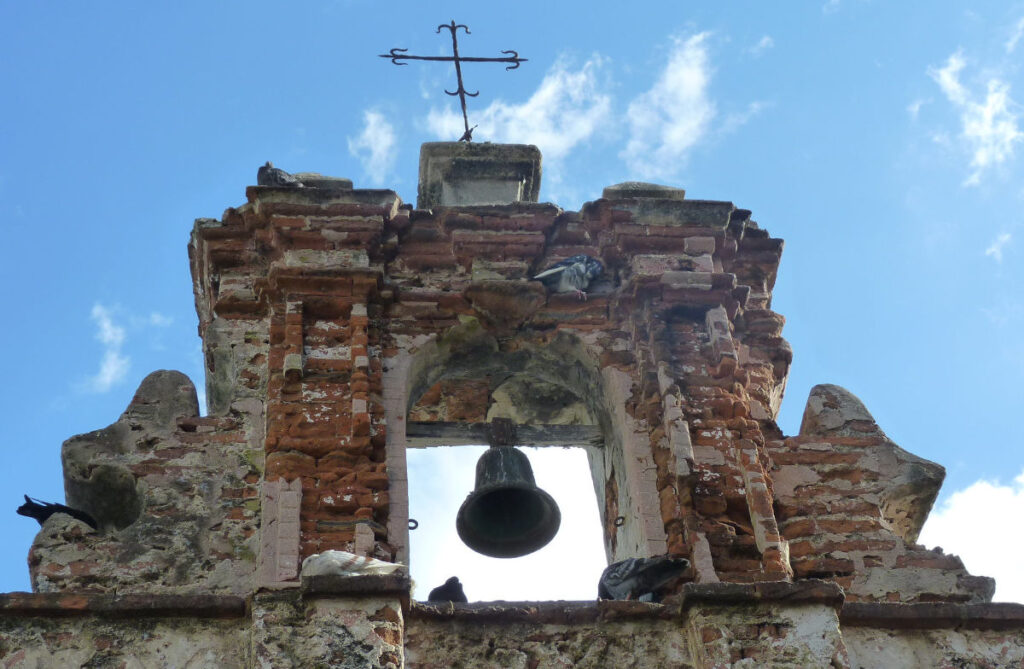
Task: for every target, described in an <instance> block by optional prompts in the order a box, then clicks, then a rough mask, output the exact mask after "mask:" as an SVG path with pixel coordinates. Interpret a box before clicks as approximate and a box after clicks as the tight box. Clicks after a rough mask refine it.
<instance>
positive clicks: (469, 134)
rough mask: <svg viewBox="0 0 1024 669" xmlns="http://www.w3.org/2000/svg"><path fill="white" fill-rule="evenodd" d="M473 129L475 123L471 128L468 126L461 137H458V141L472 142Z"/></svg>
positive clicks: (474, 128)
mask: <svg viewBox="0 0 1024 669" xmlns="http://www.w3.org/2000/svg"><path fill="white" fill-rule="evenodd" d="M474 130H476V126H475V125H474V126H473V127H472V128H470V129H469V130H467V131H466V132H464V133H462V137H459V141H460V142H472V141H473V131H474Z"/></svg>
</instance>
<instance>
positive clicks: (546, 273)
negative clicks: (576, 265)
mask: <svg viewBox="0 0 1024 669" xmlns="http://www.w3.org/2000/svg"><path fill="white" fill-rule="evenodd" d="M566 269H568V268H567V267H566V266H565V265H562V266H561V267H552V268H550V269H546V270H544V271H543V272H541V273H540V274H538V275H537V276H535V277H533V278H534V279H542V278H544V277H546V276H551V275H552V274H558V273H559V272H564V271H565V270H566Z"/></svg>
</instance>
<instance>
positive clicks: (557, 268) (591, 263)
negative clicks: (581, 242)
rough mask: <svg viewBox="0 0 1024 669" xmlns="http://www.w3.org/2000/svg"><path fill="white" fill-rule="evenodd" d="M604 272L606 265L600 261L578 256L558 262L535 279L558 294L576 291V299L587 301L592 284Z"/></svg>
mask: <svg viewBox="0 0 1024 669" xmlns="http://www.w3.org/2000/svg"><path fill="white" fill-rule="evenodd" d="M603 271H604V265H602V264H601V261H600V260H598V259H596V258H591V257H590V256H587V255H577V256H572V257H571V258H566V259H565V260H561V261H559V262H556V263H555V264H554V265H552V266H551V267H549V268H547V269H546V270H544V271H543V272H541V273H540V274H538V275H537V276H535V277H533V278H534V279H539V280H540V281H542V282H543V283H544V285H546V286H548V287H549V288H551V289H552V290H553V291H555V292H556V293H570V292H573V291H575V292H576V297H578V298H580V299H581V300H585V299H587V293H586V290H587V288H588V287H589V286H590V282H591V281H593V280H594V279H596V278H597V277H598V276H599V275H600V274H601V272H603Z"/></svg>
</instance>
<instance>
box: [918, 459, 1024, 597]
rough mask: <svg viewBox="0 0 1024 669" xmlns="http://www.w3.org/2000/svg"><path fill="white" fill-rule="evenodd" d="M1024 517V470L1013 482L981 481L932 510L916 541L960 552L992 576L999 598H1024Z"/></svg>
mask: <svg viewBox="0 0 1024 669" xmlns="http://www.w3.org/2000/svg"><path fill="white" fill-rule="evenodd" d="M1022 517H1024V472H1022V473H1021V474H1020V475H1019V476H1018V477H1017V478H1015V479H1014V480H1013V482H1012V483H1010V485H1000V484H999V483H997V482H991V481H977V482H975V483H973V484H971V485H970V486H968V487H967V488H965V489H963V490H958V491H957V492H955V493H953V494H952V495H951V496H950V497H949V499H947V500H946V501H945V502H944V503H943V504H942V505H941V506H940V507H939V508H938V509H935V510H933V511H932V514H931V516H930V517H929V518H928V522H927V523H925V526H924V529H923V530H922V531H921V537H920V539H919V540H918V541H919V542H920V543H922V544H924V545H926V546H936V545H938V546H941V547H942V548H943V550H945V551H946V552H947V553H953V554H955V555H959V556H960V559H962V560H963V561H964V565H965V566H966V567H967V570H968V571H970V572H971V573H972V574H975V575H978V576H992V577H994V578H995V579H996V594H995V598H994V599H995V600H996V601H1013V602H1024V571H1022V570H1021V568H1020V556H1021V553H1022V551H1024V538H1022V535H1021V533H1020V532H1017V531H1015V528H1016V519H1018V518H1022Z"/></svg>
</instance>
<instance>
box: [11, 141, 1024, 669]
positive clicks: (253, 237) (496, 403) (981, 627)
mask: <svg viewBox="0 0 1024 669" xmlns="http://www.w3.org/2000/svg"><path fill="white" fill-rule="evenodd" d="M420 173H421V181H420V187H419V198H418V202H417V206H416V207H413V206H411V205H407V204H403V203H402V201H401V200H400V199H399V197H398V195H397V194H396V193H394V192H393V191H390V190H369V189H354V188H353V187H352V184H351V182H349V181H348V180H345V179H336V178H329V177H321V176H320V175H311V174H305V175H298V176H299V178H300V179H301V180H302V181H303V183H304V187H302V188H271V187H258V186H253V187H250V188H248V189H247V191H246V196H247V200H248V201H247V202H246V204H244V205H242V206H240V207H237V208H230V209H228V210H227V211H226V212H225V213H224V215H223V217H222V218H221V219H220V220H213V219H199V220H198V221H196V224H195V227H194V229H193V231H192V237H191V241H190V243H189V258H190V261H191V267H192V275H193V279H194V289H195V300H196V309H197V312H198V314H199V334H200V336H201V337H202V339H203V347H204V352H205V360H206V396H207V403H208V407H207V413H206V415H201V414H200V411H199V407H198V403H197V400H196V391H195V388H194V386H193V385H192V383H191V382H190V381H189V379H188V378H186V377H185V376H184V375H182V374H180V373H177V372H168V371H161V372H155V373H153V374H151V375H150V376H149V377H147V378H146V379H145V380H144V381H143V383H142V385H141V386H140V388H139V390H138V392H137V393H136V395H135V398H134V399H133V400H132V402H131V404H130V405H129V407H128V408H127V409H126V411H125V413H124V414H123V415H122V416H121V417H120V418H119V419H118V420H117V421H116V422H114V423H113V424H112V425H110V426H109V427H107V428H105V429H102V430H98V431H96V432H92V433H89V434H84V435H79V436H77V437H73V438H72V439H70V440H68V441H67V442H65V444H64V446H63V451H62V456H63V463H64V480H65V489H66V495H67V500H66V501H67V504H68V505H70V506H73V507H76V508H81V509H84V510H86V511H88V512H89V513H90V514H92V515H93V516H94V517H95V518H96V519H97V520H98V522H99V524H100V528H99V530H97V531H93V530H91V529H90V528H89V527H88V526H86V525H85V524H83V523H81V522H79V521H76V520H74V519H72V518H70V517H68V516H65V515H62V514H57V515H54V516H52V517H51V518H50V519H49V520H47V521H46V523H45V524H44V526H43V528H42V530H41V531H40V533H39V535H38V537H37V538H36V540H35V542H34V543H33V545H32V548H31V552H30V555H29V568H30V571H31V577H32V585H33V590H34V592H33V593H32V594H26V593H10V594H7V595H2V596H0V611H2V612H3V615H2V616H0V662H2V663H3V666H4V667H77V666H90V667H101V666H103V667H106V666H110V667H115V666H117V667H139V666H168V667H169V666H174V667H226V668H232V667H239V668H240V667H275V668H279V667H317V666H323V667H327V666H330V667H400V666H407V667H421V668H435V667H436V668H441V667H472V668H478V667H531V668H537V667H541V668H543V667H564V666H576V667H622V666H636V667H725V666H784V667H921V666H936V667H938V666H950V667H954V666H956V667H960V666H977V667H1007V666H1024V665H1022V663H1024V607H1022V606H1020V605H1015V604H992V603H989V602H990V600H991V596H992V592H993V582H992V580H991V579H988V578H985V577H979V576H972V575H970V574H968V573H967V572H966V571H965V570H964V568H963V565H962V564H961V562H960V560H959V559H958V558H956V557H955V556H950V555H944V554H943V553H942V552H941V551H938V550H926V549H925V548H924V547H922V546H920V545H917V544H916V543H915V542H916V539H917V535H918V532H919V531H920V529H921V526H922V524H923V523H924V520H925V518H926V516H927V514H928V511H929V509H930V508H931V505H932V503H933V502H934V500H935V497H936V495H937V493H938V490H939V486H940V484H941V482H942V478H943V469H942V468H941V467H940V466H938V465H936V464H934V463H931V462H929V461H927V460H923V459H921V458H918V457H916V456H914V455H912V454H910V453H908V452H906V451H904V450H902V449H901V448H899V447H898V446H897V445H896V444H894V443H892V442H891V441H890V440H889V439H888V438H887V437H886V435H885V433H884V432H882V430H881V429H880V428H879V427H878V425H876V423H875V421H874V420H873V419H872V417H871V415H870V414H869V413H868V412H867V410H866V409H865V408H864V406H863V405H862V404H861V403H860V401H859V400H857V398H856V397H854V396H853V395H852V394H850V393H849V392H847V391H846V390H844V389H842V388H840V387H838V386H832V385H822V386H817V387H816V388H814V389H813V390H812V391H811V395H810V398H809V399H808V401H807V408H806V410H805V413H804V418H803V424H802V426H801V428H800V433H799V434H798V435H796V436H790V437H787V436H785V435H783V434H782V433H781V431H780V430H779V428H778V426H777V424H776V422H775V418H776V416H777V414H778V410H779V405H780V402H781V401H782V396H783V390H784V388H785V384H786V376H787V373H788V369H789V364H790V361H791V357H792V352H791V350H790V348H789V345H788V344H787V343H786V341H785V340H784V339H783V338H782V334H781V333H782V327H783V317H782V316H781V315H779V314H777V313H775V312H774V311H772V309H771V293H772V287H773V285H774V282H775V277H776V272H777V270H778V263H779V258H780V255H781V252H782V240H779V239H775V238H772V237H771V236H769V234H768V233H767V232H766V231H765V230H763V229H761V228H760V227H758V225H757V224H756V223H755V222H754V221H753V220H752V219H751V213H750V212H749V211H746V210H744V209H738V208H736V207H735V206H733V204H732V203H729V202H713V201H703V200H690V199H685V198H684V193H683V191H682V190H679V189H675V188H667V187H664V186H655V185H651V184H635V183H630V184H620V185H618V186H612V187H609V188H606V189H605V190H604V193H603V196H602V198H601V199H599V200H597V201H595V202H589V203H587V204H585V205H584V206H583V207H582V209H581V210H580V211H578V212H576V211H563V210H562V209H560V208H559V207H557V206H555V205H553V204H542V203H538V202H537V201H536V200H537V193H538V191H539V186H540V155H539V152H537V150H536V148H534V147H527V146H509V145H492V144H466V143H463V144H448V143H445V144H428V145H424V148H423V153H422V156H421V165H420ZM580 253H585V254H589V255H592V256H594V257H597V258H600V259H601V261H602V262H603V263H604V265H605V268H606V270H605V273H604V275H603V276H602V277H601V279H600V280H599V281H598V282H597V283H595V284H594V285H592V286H591V289H590V295H589V299H588V300H586V301H580V300H578V299H576V297H575V295H572V294H551V295H549V294H547V293H546V292H545V290H544V287H543V286H542V285H541V284H540V283H538V282H536V281H531V280H529V279H530V277H531V276H533V275H534V274H535V273H536V271H537V270H538V269H539V268H541V267H543V266H546V265H547V264H549V263H550V262H552V261H556V260H560V259H562V258H566V257H568V256H571V255H575V254H580ZM495 418H507V419H510V420H511V421H512V422H513V423H514V424H516V425H517V430H518V434H519V436H520V439H523V438H529V439H533V440H535V441H536V442H537V443H538V445H542V444H569V445H576V446H581V447H584V448H586V449H587V452H588V454H589V457H590V463H591V472H592V475H593V480H594V489H595V492H596V494H597V495H598V500H599V507H600V508H601V513H602V521H603V524H604V537H605V550H606V554H607V558H608V560H609V561H616V560H621V559H624V558H627V557H636V556H653V555H663V554H666V553H668V554H674V555H680V556H685V557H687V558H689V559H690V561H691V564H692V568H691V570H690V573H688V574H687V575H686V577H685V578H684V579H683V582H682V583H679V584H678V585H677V587H676V592H675V594H674V595H673V596H670V597H669V598H668V599H667V600H666V603H664V604H648V603H640V602H629V601H626V602H608V601H589V602H531V603H521V602H520V603H504V602H501V603H470V604H462V605H454V606H450V605H445V606H439V605H428V604H423V603H419V602H412V601H410V599H409V581H408V576H407V574H403V573H400V574H398V575H388V576H363V577H353V578H346V577H343V576H336V575H327V576H306V577H302V576H301V572H300V568H301V564H302V560H303V559H304V558H306V557H308V556H309V555H312V554H314V553H319V552H322V551H325V550H329V549H338V550H345V551H350V552H354V553H357V554H360V555H366V556H372V557H375V558H378V559H381V560H385V561H392V562H401V563H404V564H408V563H409V561H410V560H416V559H418V558H417V556H416V555H410V554H409V549H408V520H409V516H410V509H409V506H408V499H407V479H406V459H405V456H406V449H407V448H409V447H418V446H424V445H439V444H453V443H471V442H473V441H474V439H473V437H474V435H477V436H478V435H480V434H482V433H484V432H485V431H486V425H485V424H486V423H487V422H489V421H492V420H493V419H495ZM524 435H525V437H524ZM477 443H479V440H478V439H477ZM467 492H468V491H467ZM616 521H618V522H616ZM452 522H454V519H452ZM595 592H596V584H595Z"/></svg>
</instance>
